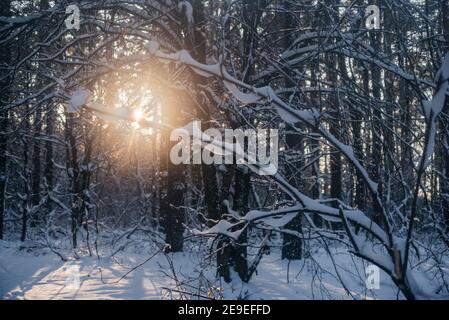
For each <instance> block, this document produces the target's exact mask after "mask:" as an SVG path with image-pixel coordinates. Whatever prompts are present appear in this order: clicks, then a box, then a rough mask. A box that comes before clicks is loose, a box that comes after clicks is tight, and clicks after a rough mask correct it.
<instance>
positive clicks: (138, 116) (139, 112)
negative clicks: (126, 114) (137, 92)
mask: <svg viewBox="0 0 449 320" xmlns="http://www.w3.org/2000/svg"><path fill="white" fill-rule="evenodd" d="M142 118H143V112H142V110H140V109H136V110H134V120H135V121H136V122H139V121H140V120H142Z"/></svg>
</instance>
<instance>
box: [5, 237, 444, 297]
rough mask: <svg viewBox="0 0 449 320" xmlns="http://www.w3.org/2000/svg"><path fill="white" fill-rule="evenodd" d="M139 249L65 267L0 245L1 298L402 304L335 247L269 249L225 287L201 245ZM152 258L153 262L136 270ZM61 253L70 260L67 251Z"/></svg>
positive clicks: (38, 253) (388, 285)
mask: <svg viewBox="0 0 449 320" xmlns="http://www.w3.org/2000/svg"><path fill="white" fill-rule="evenodd" d="M136 243H138V242H135V244H132V245H128V246H126V247H124V248H123V250H119V251H118V252H115V251H114V250H111V248H109V247H106V246H104V247H102V248H101V250H99V253H100V256H101V258H100V259H98V258H97V257H90V256H88V255H87V254H86V253H87V252H84V253H83V252H82V251H79V252H78V255H79V257H78V258H76V259H75V258H70V259H69V260H68V261H66V262H63V261H62V260H61V259H60V258H59V257H58V256H57V255H55V254H54V253H53V252H52V251H50V250H49V249H45V248H26V247H24V246H23V245H22V244H20V243H16V242H6V241H0V297H1V298H2V299H208V298H215V299H251V300H253V299H254V300H257V299H403V296H402V295H401V294H400V293H398V290H397V288H396V287H395V285H394V284H393V283H392V282H391V280H390V278H389V276H388V275H386V274H385V273H382V272H381V274H380V289H379V290H367V289H366V286H365V283H364V279H365V275H364V270H365V267H366V264H365V263H363V262H362V261H361V260H360V259H358V258H355V257H354V256H352V255H351V254H349V253H348V252H347V250H346V249H345V248H342V247H338V246H335V247H332V248H330V250H332V252H333V255H332V257H333V261H332V259H330V257H329V255H328V254H327V253H326V252H325V250H323V249H322V248H319V247H317V248H315V249H312V250H308V252H307V257H306V258H305V259H302V260H300V261H292V262H290V263H288V262H287V261H286V260H281V259H280V252H279V251H278V250H277V249H272V250H271V253H270V254H269V255H266V256H264V257H263V259H262V262H261V264H260V265H259V268H258V271H257V273H256V274H254V276H253V278H252V279H251V281H250V283H248V284H242V282H241V281H237V280H234V281H233V282H232V283H230V284H226V283H224V282H222V281H219V280H216V278H215V268H214V265H213V261H214V259H212V261H211V259H210V258H208V256H207V254H208V253H206V252H203V251H202V250H200V249H199V248H200V247H202V246H200V245H198V243H194V242H190V243H188V244H187V248H186V250H185V252H184V253H176V254H167V255H165V254H163V253H157V251H158V249H157V246H154V245H153V246H150V245H136ZM111 253H115V254H114V256H112V257H111V256H110V255H111ZM155 253H157V254H156V255H155V256H154V257H153V258H152V259H150V260H149V261H148V262H146V263H145V264H143V265H142V266H140V267H137V266H139V265H140V264H141V263H142V262H144V261H146V260H147V259H148V258H150V257H152V256H153V255H154V254H155ZM65 254H66V255H67V256H68V257H70V255H69V252H65ZM335 266H337V271H338V272H337V271H336V269H335ZM135 267H137V268H136V269H135V270H133V268H135ZM425 268H426V264H425V263H423V264H422V265H421V266H420V271H423V270H424V271H425ZM73 270H79V288H77V286H76V285H74V283H73V281H72V280H73V277H72V278H70V275H71V272H73ZM130 271H131V272H130ZM128 272H129V273H128ZM445 272H446V273H447V274H449V269H447V268H446V269H445ZM127 273H128V274H127ZM426 274H427V275H428V276H425V275H426ZM125 275H126V276H125ZM417 275H418V278H417V280H418V281H419V282H420V283H423V284H428V286H429V288H427V289H432V290H433V288H431V283H432V279H431V278H432V273H431V272H428V273H426V272H419V273H417ZM123 276H125V277H124V278H123ZM121 278H122V279H121ZM236 278H237V277H234V279H236ZM70 279H72V280H70ZM120 279H121V280H120ZM342 283H343V284H342Z"/></svg>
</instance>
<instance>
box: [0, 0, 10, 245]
mask: <svg viewBox="0 0 449 320" xmlns="http://www.w3.org/2000/svg"><path fill="white" fill-rule="evenodd" d="M0 16H3V17H10V16H11V1H10V0H5V1H3V3H2V5H1V6H0ZM10 60H11V52H10V51H9V50H7V49H6V48H5V47H3V48H2V49H1V50H0V66H9V64H10ZM0 70H2V72H1V73H0V77H1V79H2V80H1V81H0V96H1V99H0V239H3V237H4V234H3V230H4V217H5V201H6V199H5V193H6V183H7V181H8V174H7V172H6V170H7V151H8V136H7V131H8V110H6V109H5V105H4V104H3V101H8V96H9V93H8V92H9V86H10V81H11V79H10V77H7V74H8V73H9V72H10V70H9V69H7V68H4V69H0Z"/></svg>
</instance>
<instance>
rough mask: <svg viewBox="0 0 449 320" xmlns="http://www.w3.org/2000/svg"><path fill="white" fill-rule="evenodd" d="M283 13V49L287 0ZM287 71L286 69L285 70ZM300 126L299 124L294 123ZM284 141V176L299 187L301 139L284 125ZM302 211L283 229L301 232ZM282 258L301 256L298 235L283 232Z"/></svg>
mask: <svg viewBox="0 0 449 320" xmlns="http://www.w3.org/2000/svg"><path fill="white" fill-rule="evenodd" d="M284 9H285V13H284V16H283V26H282V27H283V29H284V30H285V35H284V43H283V50H287V49H288V48H289V47H290V45H291V44H292V41H293V40H294V39H292V37H291V31H290V30H289V28H291V27H292V25H293V21H292V19H291V16H290V14H291V12H290V10H291V4H290V3H288V2H285V3H284ZM286 72H287V71H286ZM285 85H286V87H294V86H295V85H296V84H295V82H294V81H292V80H290V79H289V78H286V79H285ZM296 125H297V126H300V124H299V123H298V124H296ZM285 130H286V134H285V142H286V153H287V154H288V155H289V157H291V159H290V161H291V163H287V164H286V168H285V171H286V176H287V177H288V178H289V182H290V184H291V185H292V186H294V187H295V188H298V189H300V185H301V177H302V175H303V172H299V176H297V174H298V173H297V172H296V170H298V169H300V168H302V167H303V166H304V160H303V158H304V146H303V141H302V140H303V139H302V136H301V134H300V133H299V132H297V131H296V130H295V128H293V127H292V126H290V125H287V126H286V129H285ZM301 222H302V213H298V214H297V215H296V217H294V218H293V219H292V220H291V221H290V222H289V223H287V224H286V225H285V229H288V230H292V231H295V232H298V233H301V230H302V223H301ZM282 241H283V243H282V259H288V260H299V259H301V257H302V240H301V238H299V237H298V236H295V235H291V234H288V233H284V235H283V239H282Z"/></svg>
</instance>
